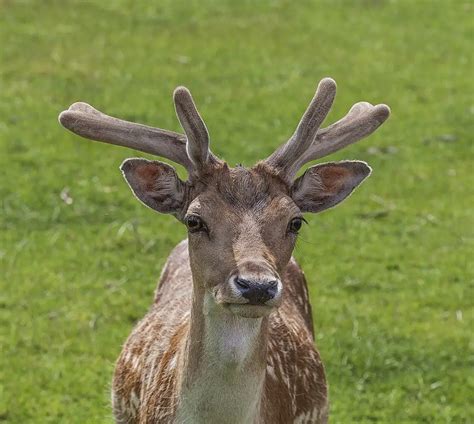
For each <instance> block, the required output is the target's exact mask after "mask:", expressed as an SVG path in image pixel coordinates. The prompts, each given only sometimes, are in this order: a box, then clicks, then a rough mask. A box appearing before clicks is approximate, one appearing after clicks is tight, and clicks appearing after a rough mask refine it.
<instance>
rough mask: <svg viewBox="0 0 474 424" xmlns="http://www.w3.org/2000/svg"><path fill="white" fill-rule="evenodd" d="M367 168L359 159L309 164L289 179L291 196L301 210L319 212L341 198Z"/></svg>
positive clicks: (364, 176)
mask: <svg viewBox="0 0 474 424" xmlns="http://www.w3.org/2000/svg"><path fill="white" fill-rule="evenodd" d="M371 172H372V169H371V168H370V166H369V165H367V164H366V163H365V162H361V161H342V162H329V163H322V164H319V165H316V166H312V167H311V168H309V169H308V170H307V171H306V172H305V173H304V174H303V175H302V176H301V177H299V178H298V179H297V180H296V181H295V182H294V183H293V186H292V188H291V197H292V198H293V201H294V202H295V203H296V205H297V206H298V207H299V208H300V209H301V211H302V212H321V211H323V210H325V209H328V208H331V207H333V206H336V205H337V204H338V203H340V202H342V201H343V200H344V199H345V198H346V197H348V196H349V195H350V194H351V193H352V192H353V191H354V189H355V188H356V187H357V186H358V185H359V184H360V183H362V181H364V180H365V179H366V178H367V177H368V176H369V175H370V173H371Z"/></svg>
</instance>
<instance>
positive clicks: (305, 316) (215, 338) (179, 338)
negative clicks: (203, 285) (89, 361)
mask: <svg viewBox="0 0 474 424" xmlns="http://www.w3.org/2000/svg"><path fill="white" fill-rule="evenodd" d="M187 250H188V245H187V241H183V242H181V243H180V244H179V245H178V246H177V247H176V248H175V249H174V251H173V252H172V254H171V255H170V256H169V258H168V261H167V263H166V265H165V268H164V270H163V273H162V277H161V279H160V283H159V285H158V289H157V292H156V296H155V302H154V304H153V306H152V308H151V310H150V312H149V313H148V314H147V315H146V317H145V318H144V319H143V320H142V321H141V322H140V323H139V324H138V325H137V327H136V328H135V330H134V331H133V333H132V334H131V336H130V337H129V339H128V341H127V343H126V345H125V347H124V349H123V351H122V354H121V356H120V358H119V360H118V362H117V367H116V372H115V377H114V384H113V407H114V413H115V414H116V417H117V418H118V420H117V421H118V422H125V423H128V422H140V423H142V422H143V423H148V422H150V423H174V422H177V423H187V422H193V423H224V422H225V423H229V424H231V423H246V424H247V423H259V424H260V423H262V424H263V423H274V424H280V423H281V424H283V423H291V422H300V423H314V422H324V420H325V417H326V414H327V389H326V379H325V376H324V369H323V365H322V363H321V360H320V357H319V354H318V352H317V351H316V349H315V348H314V347H313V330H312V320H311V307H310V304H309V299H308V292H307V288H306V281H305V278H304V275H303V273H302V271H301V270H300V268H299V266H298V265H297V264H296V262H295V261H294V260H293V259H292V260H291V261H290V263H289V264H288V266H287V269H286V271H285V274H284V277H283V278H284V284H285V288H288V291H287V296H285V299H284V300H283V303H282V305H281V306H280V308H279V309H278V311H275V313H274V314H270V316H269V317H266V318H260V319H254V318H243V317H233V316H232V315H230V314H229V316H228V317H227V320H226V319H224V320H222V317H213V314H219V312H220V311H218V310H217V311H216V310H215V307H214V308H213V306H212V303H211V302H209V300H207V301H206V298H205V295H204V296H203V295H200V294H197V293H193V282H192V273H191V268H190V265H189V256H188V251H187ZM213 309H214V310H213ZM191 317H192V319H191ZM193 336H194V337H193ZM137 405H140V407H139V408H138V407H137ZM150 412H151V414H150V415H146V414H149V413H150ZM143 413H144V414H143ZM296 419H298V421H296Z"/></svg>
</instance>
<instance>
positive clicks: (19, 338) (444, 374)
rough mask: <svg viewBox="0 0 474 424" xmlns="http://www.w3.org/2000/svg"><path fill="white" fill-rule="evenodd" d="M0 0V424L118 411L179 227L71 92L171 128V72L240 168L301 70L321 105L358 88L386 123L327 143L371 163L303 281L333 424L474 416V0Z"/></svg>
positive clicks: (283, 112) (103, 418)
mask: <svg viewBox="0 0 474 424" xmlns="http://www.w3.org/2000/svg"><path fill="white" fill-rule="evenodd" d="M255 3H256V2H251V1H238V2H237V1H232V0H227V1H217V0H201V1H199V2H198V1H177V0H173V1H172V0H169V1H161V2H150V1H145V0H143V1H136V0H135V1H132V0H129V1H126V0H109V1H107V2H100V1H98V0H97V1H64V0H63V1H50V0H41V1H38V0H37V1H34V0H31V1H28V0H25V1H15V0H0V76H1V79H0V149H1V150H0V167H1V169H2V173H1V179H0V207H1V222H0V284H1V288H0V320H1V327H0V328H1V333H0V349H1V354H0V421H3V422H8V423H102V422H109V423H110V422H111V421H112V419H111V413H110V408H109V384H110V379H111V375H112V370H113V364H114V360H115V358H116V357H117V356H118V353H119V351H120V348H121V344H122V343H123V341H124V340H125V338H126V337H127V335H128V333H129V332H130V330H131V328H132V326H133V325H134V323H135V322H136V321H137V320H138V319H139V318H140V317H141V316H143V315H144V313H145V311H146V310H147V308H148V306H149V304H150V302H151V298H152V293H153V291H154V288H155V281H156V280H157V277H158V276H159V273H160V269H161V267H162V265H163V263H164V260H165V258H166V256H167V254H168V253H169V251H170V250H171V249H172V247H173V246H174V244H176V243H177V242H178V241H179V240H180V239H182V238H184V237H185V230H184V228H183V227H182V226H181V225H180V224H178V222H176V221H175V220H174V219H173V218H172V217H168V216H159V215H157V214H154V213H153V212H152V211H150V210H148V209H146V208H145V207H143V206H141V205H140V204H139V203H138V202H137V201H136V200H135V199H134V198H133V196H132V195H131V193H130V191H129V189H128V188H127V187H126V185H125V183H124V182H123V180H122V177H121V175H120V173H119V171H118V166H119V164H120V163H121V161H122V160H123V159H124V158H126V157H128V156H134V155H140V156H143V155H142V154H138V153H135V152H130V151H127V150H125V149H121V148H117V147H111V146H107V145H104V144H97V143H92V142H86V141H83V140H81V139H79V138H78V137H75V136H73V135H71V134H69V133H67V132H66V131H65V130H63V129H62V128H61V127H60V126H59V124H58V123H57V115H58V113H59V112H60V111H61V110H62V109H64V108H66V107H67V106H69V104H71V103H72V102H74V101H77V100H84V101H87V102H89V103H91V104H93V105H95V106H96V107H98V108H100V109H102V110H104V111H106V112H108V113H110V114H112V115H115V116H120V117H123V118H126V119H129V120H135V121H138V122H143V123H149V124H155V125H158V126H161V127H164V128H169V129H174V130H178V129H179V126H178V122H177V120H176V118H175V116H174V112H173V107H172V103H171V93H172V90H173V88H174V87H175V86H177V85H180V84H184V85H187V86H188V87H189V88H191V90H192V91H193V94H194V96H195V98H196V100H197V102H198V105H199V106H200V109H201V112H202V114H203V116H204V117H205V119H206V121H207V123H208V126H209V129H210V132H211V136H212V140H213V150H214V151H215V152H216V153H217V154H219V155H220V156H222V157H224V158H226V159H227V160H228V161H229V163H231V164H235V163H237V162H243V163H244V164H247V165H250V164H252V163H253V162H255V161H256V160H257V159H260V158H263V157H265V156H266V155H268V154H269V153H270V152H272V151H273V149H274V148H275V147H276V146H277V145H278V144H279V143H281V142H282V141H284V140H286V137H288V136H289V135H290V134H291V132H292V131H293V129H294V127H295V126H296V124H297V122H298V119H299V117H300V116H301V114H302V112H303V111H304V108H305V107H306V105H307V102H308V101H309V99H310V98H311V96H312V95H313V90H314V88H315V86H316V83H317V82H318V81H319V79H320V78H322V77H324V76H332V77H333V78H335V79H336V81H338V90H339V91H338V92H339V94H338V97H337V99H336V103H335V106H334V108H333V111H332V113H331V115H330V118H329V120H330V121H333V120H336V119H338V118H339V117H340V116H342V115H343V114H345V113H346V111H347V110H348V108H349V107H350V106H351V105H352V104H353V103H355V102H356V101H359V100H368V101H371V102H374V103H377V102H385V103H387V104H389V105H390V106H391V108H392V117H391V119H390V120H389V121H388V122H387V123H386V124H385V125H384V126H383V127H382V128H381V129H380V130H379V131H378V132H377V133H376V134H375V135H374V136H372V137H371V138H370V139H368V140H366V141H363V142H361V143H359V144H358V145H356V146H352V147H350V148H348V149H347V150H346V151H344V152H341V153H338V154H336V155H333V157H331V158H330V159H331V160H334V159H340V158H348V159H349V158H351V159H352V158H354V159H361V160H366V161H368V162H369V163H370V164H371V165H372V167H373V169H374V173H373V175H372V177H371V178H370V179H369V180H368V181H367V182H366V183H365V184H364V185H363V186H362V188H361V189H360V190H358V192H357V193H356V194H355V195H354V196H353V197H352V198H351V199H350V200H349V201H348V202H347V203H345V204H344V205H342V206H341V207H339V208H337V209H335V210H332V211H330V212H327V213H323V214H321V215H318V216H308V217H307V218H308V221H309V222H310V225H309V226H307V227H306V228H305V229H304V231H303V234H302V236H301V239H300V241H299V244H298V247H297V249H296V252H295V255H296V256H297V258H298V259H299V261H300V262H301V263H302V265H303V267H304V269H305V272H306V275H307V277H308V279H309V281H310V285H311V294H312V300H313V310H314V312H315V314H314V320H315V324H316V328H317V331H318V336H317V344H318V346H319V348H320V351H321V354H322V356H323V359H324V361H325V364H326V369H327V374H328V379H329V383H330V397H331V405H332V406H331V409H332V413H331V419H332V422H333V423H351V422H381V423H383V422H394V423H401V422H425V423H434V422H450V423H468V422H474V410H473V406H472V400H473V391H474V375H473V365H474V341H473V332H472V331H473V318H474V317H473V294H474V293H473V280H474V270H473V261H472V252H473V228H474V219H473V214H472V206H473V199H474V193H473V191H474V190H473V186H474V179H473V172H472V160H473V148H472V135H473V134H474V125H473V118H474V101H473V94H472V93H473V88H474V87H473V78H472V75H473V74H474V72H473V71H474V69H473V62H472V49H473V25H472V24H473V21H474V15H473V13H474V5H473V3H472V2H470V1H467V0H466V1H461V0H459V1H448V0H445V1H435V0H402V1H395V0H393V1H384V0H356V1H341V0H334V1H329V0H328V1H317V2H310V1H299V2H294V1H289V0H288V1H280V0H273V1H269V0H267V1H262V2H258V4H255Z"/></svg>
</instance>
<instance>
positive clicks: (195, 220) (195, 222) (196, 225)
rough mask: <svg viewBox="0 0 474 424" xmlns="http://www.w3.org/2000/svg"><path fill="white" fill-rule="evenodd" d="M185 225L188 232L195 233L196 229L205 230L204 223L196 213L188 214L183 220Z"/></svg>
mask: <svg viewBox="0 0 474 424" xmlns="http://www.w3.org/2000/svg"><path fill="white" fill-rule="evenodd" d="M184 222H185V224H186V227H188V230H189V232H190V233H196V232H198V231H207V227H206V224H205V223H204V221H203V220H202V219H201V218H200V217H199V216H197V215H189V216H187V217H186V218H185V220H184Z"/></svg>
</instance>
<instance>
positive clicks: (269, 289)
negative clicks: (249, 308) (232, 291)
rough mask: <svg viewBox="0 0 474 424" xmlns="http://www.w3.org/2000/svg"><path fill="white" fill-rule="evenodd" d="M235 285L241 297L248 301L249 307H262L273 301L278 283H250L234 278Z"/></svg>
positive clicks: (274, 281)
mask: <svg viewBox="0 0 474 424" xmlns="http://www.w3.org/2000/svg"><path fill="white" fill-rule="evenodd" d="M235 285H236V286H237V288H238V289H239V291H240V293H242V296H243V297H245V298H246V299H248V300H249V304H250V305H262V304H264V303H265V302H266V301H267V300H270V299H273V298H274V297H275V295H276V293H277V289H278V281H276V280H273V281H266V282H261V281H250V280H245V279H243V278H239V277H236V278H235Z"/></svg>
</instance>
